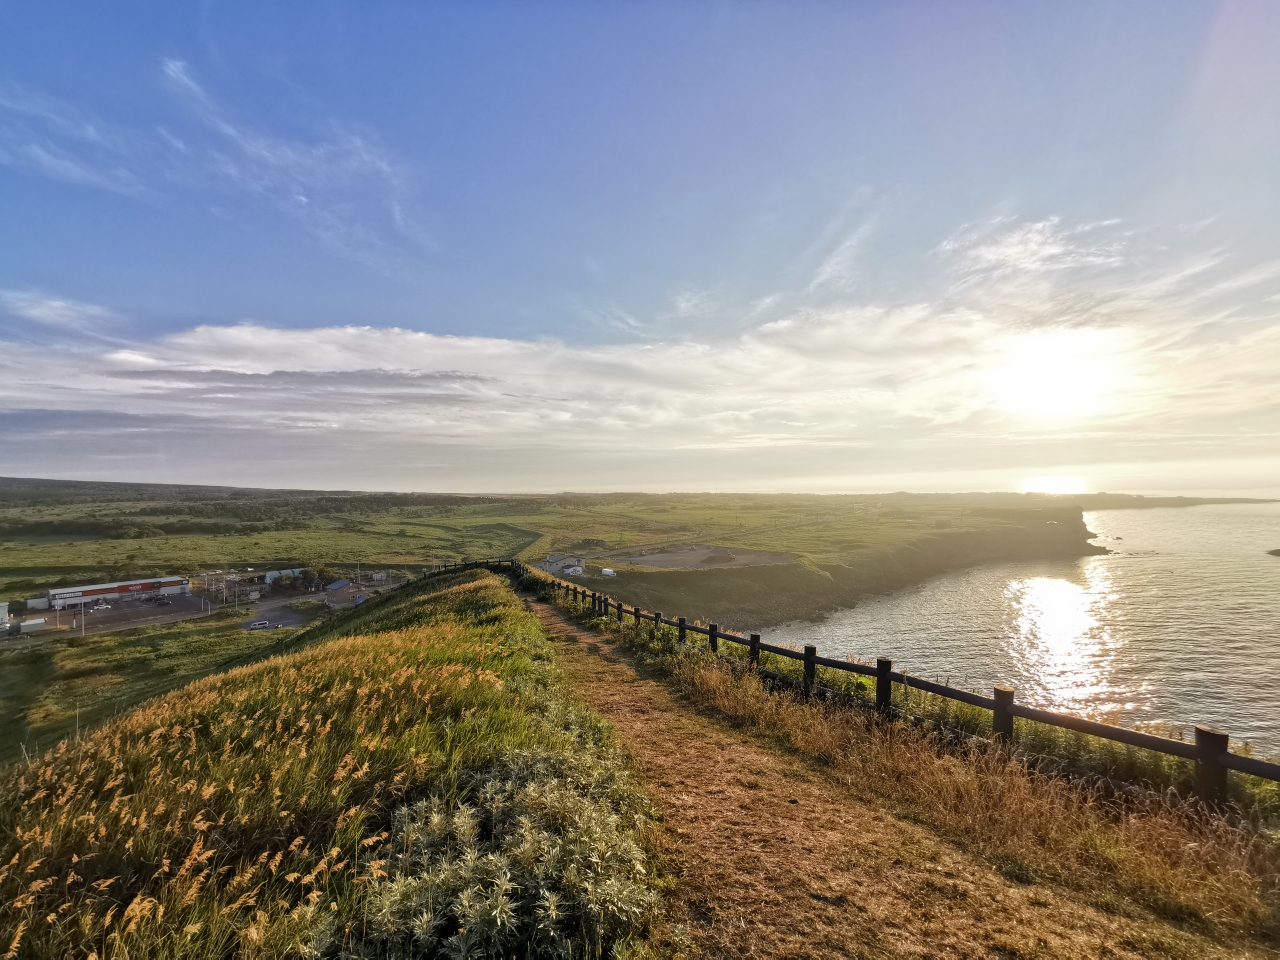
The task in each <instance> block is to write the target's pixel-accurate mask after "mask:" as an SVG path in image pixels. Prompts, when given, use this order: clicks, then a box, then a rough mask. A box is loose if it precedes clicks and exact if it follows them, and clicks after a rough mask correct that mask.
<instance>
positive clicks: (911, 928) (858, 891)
mask: <svg viewBox="0 0 1280 960" xmlns="http://www.w3.org/2000/svg"><path fill="white" fill-rule="evenodd" d="M527 602H528V603H529V606H530V609H532V610H533V611H534V612H535V613H537V615H538V617H539V618H540V619H541V621H542V623H543V625H544V626H545V628H546V630H547V632H548V634H549V635H551V636H552V637H553V638H559V639H561V640H564V641H568V642H564V643H562V644H561V645H559V647H558V649H559V650H560V652H561V653H562V658H563V666H564V669H565V672H566V674H567V676H568V677H569V679H570V680H571V681H572V682H573V684H574V685H575V687H576V688H577V690H578V691H579V693H580V694H581V695H582V697H583V698H584V699H585V700H586V701H587V702H588V703H589V704H591V706H592V707H593V708H594V709H596V710H597V711H598V712H599V713H600V714H601V715H603V716H604V717H605V718H607V719H608V720H609V721H610V722H611V723H612V724H613V725H614V726H615V728H616V729H617V731H618V734H619V736H620V738H621V739H622V741H623V742H624V743H625V744H626V746H627V748H628V749H629V751H630V752H631V755H632V757H633V758H634V760H635V763H636V765H637V767H638V768H639V770H640V771H641V772H642V773H643V774H644V776H645V777H646V778H647V780H648V784H649V789H650V792H651V795H652V796H653V798H654V800H655V802H656V803H657V804H658V806H659V809H660V810H661V811H662V814H663V818H664V827H665V829H664V833H663V840H662V843H663V845H664V848H665V853H666V854H667V855H668V856H669V857H670V859H671V861H672V862H673V863H674V864H675V865H676V868H677V871H678V874H679V877H680V881H679V889H678V899H679V900H680V901H681V902H682V903H683V905H684V909H685V910H687V914H688V916H687V923H688V926H689V929H690V933H691V937H692V939H693V942H694V945H695V946H696V947H697V948H698V949H699V950H700V952H701V953H702V954H703V955H704V956H709V957H888V956H893V957H897V956H917V957H935V956H960V957H1007V958H1013V957H1070V958H1079V957H1138V956H1141V957H1201V956H1223V957H1226V956H1234V957H1238V956H1242V954H1241V952H1240V951H1239V950H1230V951H1228V950H1220V949H1218V948H1216V947H1215V946H1214V945H1213V944H1211V943H1209V942H1207V941H1205V940H1203V939H1201V938H1199V937H1193V936H1191V935H1189V934H1186V933H1183V932H1181V931H1179V930H1177V929H1176V928H1174V927H1171V926H1169V925H1168V924H1164V923H1160V922H1157V921H1148V920H1134V919H1126V918H1122V917H1119V916H1115V915H1112V914H1108V913H1103V912H1101V911H1100V910H1098V909H1096V908H1094V907H1091V906H1089V905H1087V904H1085V903H1082V902H1080V901H1079V900H1078V899H1076V898H1074V897H1073V896H1072V895H1070V894H1068V893H1064V892H1062V891H1059V890H1055V889H1053V888H1049V887H1045V886H1039V885H1036V886H1020V885H1018V884H1015V883H1011V882H1010V881H1008V880H1005V879H1004V878H1003V877H1001V876H1000V875H999V874H998V873H996V872H995V871H994V870H993V869H992V868H991V867H990V866H989V865H988V864H986V863H985V862H984V861H981V860H978V859H976V858H974V857H972V856H970V855H968V854H966V853H964V852H963V851H961V850H959V849H957V848H956V847H955V846H953V845H951V844H949V843H947V842H945V841H943V840H941V839H939V838H938V837H937V836H936V835H934V834H932V833H930V832H929V831H928V830H926V829H924V828H922V827H920V826H917V825H915V824H911V823H907V822H904V821H902V820H899V819H897V818H896V817H894V816H892V815H891V814H889V813H887V812H886V811H884V810H882V809H877V808H876V807H874V806H870V805H867V804H865V803H860V802H858V801H856V800H854V799H852V798H851V797H849V795H848V794H847V792H846V791H845V790H844V789H843V788H842V787H841V786H840V785H839V784H836V783H834V782H832V781H830V780H829V779H827V778H826V777H825V776H823V774H822V773H821V772H820V771H818V770H815V769H814V768H811V767H809V766H807V765H806V764H804V763H802V762H801V761H799V760H796V759H794V758H792V757H789V756H786V755H784V754H782V753H780V752H778V751H776V750H773V749H770V748H768V747H766V746H762V745H761V744H759V743H757V742H755V741H753V740H751V739H749V738H747V737H744V736H743V735H741V734H739V733H736V732H735V731H734V730H733V729H732V728H731V727H729V726H728V725H727V724H724V723H721V722H719V721H717V720H714V719H711V718H709V717H706V716H703V715H701V714H699V713H697V712H695V711H694V710H692V709H690V708H689V707H687V706H685V705H682V704H681V702H680V701H679V699H678V698H677V696H676V695H675V694H674V693H673V691H672V690H671V689H670V688H669V687H667V686H666V685H665V684H663V683H662V682H661V681H660V680H658V679H657V678H654V677H648V676H644V675H642V674H639V673H637V671H636V669H635V667H634V666H633V664H632V663H631V661H630V660H629V659H628V658H627V656H626V655H625V653H624V652H623V651H621V650H620V649H618V648H616V647H615V646H614V645H613V644H611V643H610V642H609V641H608V640H607V639H604V638H602V637H601V636H599V635H596V634H591V633H583V632H581V631H580V628H578V627H577V626H576V625H575V624H573V623H571V622H569V621H567V620H565V619H564V618H563V617H561V615H560V614H559V613H558V612H557V611H556V610H555V609H554V608H552V607H550V606H548V605H545V604H541V603H536V602H533V601H527ZM1258 955H1259V956H1262V955H1263V954H1258Z"/></svg>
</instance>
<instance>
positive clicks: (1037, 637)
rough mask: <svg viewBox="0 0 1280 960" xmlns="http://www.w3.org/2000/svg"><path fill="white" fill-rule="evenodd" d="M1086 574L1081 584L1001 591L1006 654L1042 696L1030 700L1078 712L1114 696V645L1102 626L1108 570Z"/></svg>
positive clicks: (1037, 582)
mask: <svg viewBox="0 0 1280 960" xmlns="http://www.w3.org/2000/svg"><path fill="white" fill-rule="evenodd" d="M1087 572H1088V573H1089V574H1091V575H1090V576H1089V577H1088V582H1087V583H1086V584H1084V585H1081V584H1078V583H1073V582H1071V581H1070V580H1061V579H1058V578H1055V577H1030V578H1027V579H1024V580H1013V581H1011V582H1010V583H1009V585H1008V586H1007V587H1005V591H1004V592H1005V599H1006V602H1007V604H1008V608H1009V610H1010V612H1011V614H1012V619H1013V629H1012V631H1011V634H1012V635H1011V637H1010V650H1009V652H1010V655H1011V657H1012V659H1013V660H1014V662H1015V663H1016V664H1017V666H1018V668H1019V673H1021V674H1022V675H1024V676H1027V677H1034V678H1036V679H1037V681H1038V686H1039V687H1040V688H1041V692H1043V694H1045V696H1044V697H1033V698H1031V699H1035V700H1040V699H1043V700H1045V701H1047V702H1049V703H1053V704H1056V705H1060V706H1064V707H1068V708H1070V709H1072V710H1076V711H1079V710H1082V709H1087V708H1088V707H1090V706H1091V705H1093V704H1095V703H1096V702H1097V701H1098V699H1099V697H1106V695H1107V694H1110V693H1112V692H1113V691H1112V682H1111V678H1110V666H1111V661H1112V659H1113V656H1114V650H1115V647H1116V646H1117V643H1116V641H1115V639H1114V638H1113V636H1112V633H1111V630H1110V629H1109V628H1108V627H1107V626H1106V625H1105V623H1104V622H1103V620H1104V618H1105V609H1104V608H1105V607H1106V605H1107V603H1108V602H1109V601H1110V600H1111V597H1112V594H1111V591H1110V589H1109V588H1110V583H1109V581H1108V578H1107V575H1106V572H1105V571H1103V570H1100V569H1098V568H1097V567H1092V568H1089V569H1088V570H1087ZM1024 696H1026V694H1024ZM1106 699H1110V698H1109V697H1106Z"/></svg>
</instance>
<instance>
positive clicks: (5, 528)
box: [0, 517, 307, 540]
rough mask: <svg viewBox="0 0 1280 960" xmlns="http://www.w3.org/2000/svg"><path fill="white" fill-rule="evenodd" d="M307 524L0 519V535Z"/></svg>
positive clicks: (116, 534) (223, 530)
mask: <svg viewBox="0 0 1280 960" xmlns="http://www.w3.org/2000/svg"><path fill="white" fill-rule="evenodd" d="M306 526H307V524H306V523H305V522H303V521H298V520H290V519H286V520H277V521H274V522H270V523H242V522H240V521H237V520H222V521H200V520H169V521H165V522H148V521H142V520H137V519H132V518H129V517H118V518H115V519H110V520H93V519H81V518H77V519H71V520H0V539H6V538H7V539H12V538H15V537H93V538H95V539H99V540H142V539H145V538H147V537H164V536H173V535H188V536H189V535H199V534H205V535H211V534H233V533H234V534H248V533H267V532H269V531H273V530H298V529H301V528H304V527H306Z"/></svg>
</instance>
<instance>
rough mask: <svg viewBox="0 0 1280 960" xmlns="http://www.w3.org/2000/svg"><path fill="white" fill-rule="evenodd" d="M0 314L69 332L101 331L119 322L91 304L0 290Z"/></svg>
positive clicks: (116, 315) (102, 308)
mask: <svg viewBox="0 0 1280 960" xmlns="http://www.w3.org/2000/svg"><path fill="white" fill-rule="evenodd" d="M0 313H7V314H9V315H11V316H13V317H18V318H21V319H22V320H26V321H29V322H34V323H37V324H39V325H40V326H42V327H44V328H47V329H52V330H60V331H64V332H70V333H81V334H83V333H90V332H105V331H106V330H107V329H109V328H110V327H112V326H117V325H118V324H119V323H120V322H121V320H122V319H123V318H122V317H121V316H120V315H119V314H117V313H114V312H113V311H111V310H108V309H106V308H105V307H101V306H98V305H97V304H95V303H84V302H82V301H79V300H68V299H65V298H62V297H53V296H49V295H47V294H44V293H41V292H40V291H38V290H3V289H0Z"/></svg>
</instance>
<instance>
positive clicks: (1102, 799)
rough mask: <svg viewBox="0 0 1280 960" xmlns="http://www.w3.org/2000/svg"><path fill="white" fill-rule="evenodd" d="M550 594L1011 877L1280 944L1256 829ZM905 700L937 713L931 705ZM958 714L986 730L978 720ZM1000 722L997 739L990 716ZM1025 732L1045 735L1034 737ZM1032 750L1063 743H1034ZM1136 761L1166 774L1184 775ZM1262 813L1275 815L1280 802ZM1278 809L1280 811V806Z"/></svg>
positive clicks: (1274, 873)
mask: <svg viewBox="0 0 1280 960" xmlns="http://www.w3.org/2000/svg"><path fill="white" fill-rule="evenodd" d="M545 582H546V578H545V577H544V576H543V575H541V574H538V573H536V572H535V573H531V574H529V575H528V576H527V577H526V579H525V586H526V587H528V588H530V589H534V590H539V589H541V587H542V584H544V583H545ZM541 596H542V598H543V599H546V600H548V601H551V602H554V603H556V604H557V605H559V606H561V608H562V609H565V610H566V612H568V613H569V614H571V615H573V616H575V617H578V618H579V619H580V620H582V621H583V622H584V623H586V624H589V625H590V626H592V627H593V628H594V629H597V630H602V631H608V632H611V633H617V634H619V635H620V636H621V637H622V638H623V639H624V640H625V641H626V642H627V643H628V644H629V645H630V646H631V647H632V649H633V650H635V651H636V653H637V654H638V655H639V657H640V658H641V659H642V660H643V661H646V662H647V663H648V664H650V665H652V666H654V667H656V668H657V669H659V670H660V671H662V672H663V673H665V674H666V676H667V677H668V678H669V679H670V680H671V682H673V683H674V684H675V685H676V686H677V687H678V688H679V689H680V690H681V691H682V692H683V693H684V694H685V695H686V696H688V697H689V698H690V700H691V701H692V702H693V703H695V704H697V705H699V706H701V707H703V708H705V709H709V710H712V711H715V712H717V713H718V714H720V715H721V716H722V717H724V718H725V719H726V720H727V721H728V722H729V723H731V724H733V725H734V726H735V727H738V728H740V729H744V730H749V731H751V732H753V733H755V734H757V735H760V736H763V737H765V738H766V739H769V740H772V741H773V742H775V743H776V744H778V745H780V746H782V747H783V748H784V749H787V750H790V751H796V752H799V753H801V754H804V755H806V756H809V757H811V758H813V759H814V760H817V761H818V762H821V763H823V764H825V765H827V766H828V767H829V768H830V769H831V770H832V771H833V772H834V773H835V774H836V775H837V776H839V777H840V778H841V779H843V780H844V781H845V782H846V783H848V785H849V786H850V788H851V789H852V790H853V792H854V793H855V794H856V795H859V796H861V797H863V798H865V799H866V800H868V801H869V802H873V803H879V804H886V805H888V806H890V807H891V808H892V809H894V811H895V812H896V813H897V814H898V815H901V816H906V817H907V818H909V819H911V820H914V821H917V822H920V823H923V824H925V825H927V826H929V827H930V828H932V829H934V830H936V831H938V832H939V833H941V834H942V835H944V836H946V837H948V838H950V839H952V840H953V841H955V842H957V843H959V844H960V845H962V846H964V847H966V848H968V849H973V850H976V851H978V852H979V853H981V854H982V855H983V856H985V857H987V858H988V859H989V860H990V861H991V862H992V864H993V865H994V866H995V867H996V868H997V869H998V870H999V871H1000V872H1001V873H1003V874H1004V875H1005V876H1006V877H1008V878H1009V879H1012V880H1015V881H1016V882H1019V883H1036V882H1045V883H1052V884H1058V885H1062V886H1065V887H1069V888H1071V889H1074V890H1077V891H1080V892H1082V893H1084V894H1085V895H1086V896H1087V897H1088V898H1089V900H1090V901H1091V902H1093V903H1094V904H1095V905H1097V906H1099V907H1101V908H1103V909H1104V910H1107V911H1110V912H1117V913H1130V914H1131V913H1133V912H1134V911H1139V912H1141V911H1147V912H1149V913H1150V914H1154V915H1155V916H1157V917H1159V918H1161V919H1164V920H1166V921H1169V922H1171V923H1173V924H1176V925H1177V926H1178V927H1180V928H1183V929H1186V930H1188V931H1191V932H1193V933H1197V934H1202V935H1208V936H1210V937H1212V938H1214V939H1221V940H1224V941H1228V942H1230V941H1235V940H1239V941H1240V942H1249V943H1256V942H1262V943H1265V944H1269V945H1274V944H1275V943H1276V942H1277V941H1280V846H1278V845H1277V843H1276V840H1275V837H1274V834H1273V833H1272V832H1271V831H1269V830H1267V829H1265V828H1262V827H1261V826H1260V825H1259V824H1257V823H1252V824H1251V823H1249V822H1248V820H1247V819H1243V820H1242V819H1239V818H1230V819H1228V818H1222V817H1217V816H1206V815H1204V812H1203V811H1202V810H1200V809H1199V808H1198V807H1196V806H1195V805H1193V804H1188V803H1185V802H1184V801H1182V800H1180V799H1179V798H1178V797H1177V796H1176V795H1173V794H1171V793H1161V792H1159V791H1149V792H1142V793H1137V794H1128V795H1126V794H1119V795H1117V794H1114V793H1110V792H1107V791H1103V790H1100V789H1096V788H1094V787H1091V786H1090V785H1088V784H1087V783H1083V782H1079V781H1071V780H1067V779H1063V778H1061V777H1055V776H1045V775H1043V774H1041V773H1039V772H1037V770H1036V768H1035V767H1034V766H1032V765H1030V764H1029V763H1028V762H1027V760H1026V759H1025V758H1024V757H1021V756H1019V755H1018V754H1015V753H1011V752H1009V751H1005V750H1001V749H998V748H993V747H990V746H988V745H987V744H986V743H984V742H980V741H968V742H965V741H960V742H957V741H955V740H952V739H950V738H947V737H944V736H939V734H938V733H937V732H936V730H935V729H932V728H931V725H930V724H924V725H915V724H905V723H881V722H878V721H875V720H874V719H872V717H871V715H869V714H867V713H865V712H862V711H856V710H849V709H842V708H839V707H833V706H825V705H822V704H815V703H806V702H803V701H801V700H799V699H797V698H796V697H794V696H791V695H788V694H778V693H771V692H770V691H769V690H767V689H766V688H765V686H764V685H763V684H762V683H761V681H760V678H759V676H758V674H756V673H755V672H754V671H751V670H747V669H744V668H743V664H742V663H740V662H739V663H735V662H734V659H733V658H732V657H729V658H727V659H725V658H720V657H714V656H712V655H710V653H709V651H708V650H707V648H706V646H705V644H702V643H700V642H698V640H697V639H694V641H693V642H692V643H690V644H687V645H680V644H677V643H676V631H675V630H674V629H673V628H670V627H663V628H661V629H658V628H655V627H654V625H653V624H651V623H642V624H640V625H635V624H633V623H630V622H628V623H626V624H624V625H620V624H618V623H617V621H616V620H614V619H613V618H600V617H593V616H592V614H591V613H590V610H589V608H588V607H587V605H584V604H574V603H572V602H566V601H564V599H563V594H560V593H557V592H554V591H546V590H543V591H542V594H541ZM763 665H764V666H767V667H773V668H776V669H778V670H779V671H780V672H790V671H791V670H792V669H793V663H792V662H791V661H788V660H785V659H783V658H776V657H775V658H770V660H769V661H767V662H765V663H764V664H763ZM829 674H830V675H829ZM834 674H835V671H829V672H827V671H823V673H822V676H820V678H819V679H820V681H829V682H831V683H832V684H833V685H836V684H838V683H839V682H841V680H842V677H841V676H837V675H834ZM843 677H844V678H848V681H847V682H848V683H849V684H850V686H849V687H848V692H850V693H854V694H857V693H859V692H864V693H865V692H869V691H859V690H858V688H857V685H858V684H859V683H860V681H859V680H858V679H856V678H853V677H851V676H850V675H843ZM934 699H935V700H936V699H938V698H934ZM900 705H901V706H903V707H906V708H908V709H914V710H916V711H919V710H923V711H924V712H925V713H926V714H927V712H928V710H929V709H930V706H929V705H928V704H924V703H916V704H914V705H913V704H909V703H906V702H901V703H900ZM934 706H935V707H937V708H938V709H940V710H941V709H943V708H942V707H940V706H938V705H936V704H935V705H934ZM962 709H963V708H962ZM972 713H976V711H973V712H972ZM934 719H944V718H942V717H941V715H940V714H939V716H938V717H936V718H934ZM949 719H953V720H958V721H959V722H960V723H961V725H964V723H966V722H968V723H969V724H970V725H974V726H976V722H977V718H976V717H975V716H973V715H971V714H970V713H966V715H965V716H960V717H954V718H949ZM985 720H986V726H987V730H989V724H990V719H989V714H987V716H986V718H985ZM980 732H985V731H980ZM1019 734H1020V736H1023V737H1031V738H1034V737H1037V736H1040V735H1041V734H1039V733H1037V732H1035V731H1028V730H1026V729H1025V728H1024V729H1021V730H1020V731H1019ZM1096 743H1099V741H1095V744H1096ZM1071 745H1074V746H1076V747H1080V744H1076V743H1075V742H1074V741H1073V742H1072V744H1071ZM1031 746H1033V747H1037V746H1038V747H1041V748H1043V747H1046V746H1053V745H1052V744H1046V743H1044V742H1041V741H1037V740H1034V739H1033V740H1032V742H1031ZM1122 751H1123V748H1121V751H1116V752H1114V753H1112V752H1108V751H1106V750H1105V749H1104V750H1103V752H1102V753H1101V754H1099V755H1098V756H1090V755H1089V753H1090V750H1089V748H1087V747H1086V748H1084V749H1083V750H1082V751H1081V753H1082V755H1081V756H1077V757H1076V758H1074V759H1076V760H1078V761H1082V762H1085V763H1087V764H1094V763H1099V762H1100V763H1102V764H1104V765H1105V764H1106V763H1108V762H1114V763H1116V765H1117V767H1118V768H1119V769H1118V770H1117V771H1116V772H1123V770H1124V769H1125V762H1126V761H1125V760H1124V757H1123V755H1122ZM1130 761H1131V762H1133V763H1135V764H1136V769H1137V770H1138V771H1140V772H1143V773H1146V774H1148V775H1151V776H1153V777H1156V778H1158V777H1160V776H1163V775H1165V774H1170V775H1172V776H1174V777H1176V776H1178V775H1179V774H1180V772H1181V771H1179V770H1169V771H1165V770H1163V768H1162V767H1161V766H1160V765H1159V764H1158V763H1156V764H1155V765H1150V764H1149V762H1148V765H1146V766H1144V765H1143V761H1137V760H1133V758H1130ZM1260 802H1261V803H1262V805H1263V806H1267V805H1268V804H1272V805H1274V795H1273V794H1269V795H1268V796H1267V797H1266V798H1262V799H1261V801H1260ZM1268 811H1269V812H1270V814H1271V815H1272V817H1274V816H1275V814H1276V810H1275V809H1274V808H1273V806H1271V807H1268ZM1176 946H1177V944H1176V943H1175V941H1174V940H1171V941H1170V943H1169V945H1168V952H1167V955H1169V956H1179V955H1188V954H1186V953H1185V951H1183V950H1182V949H1181V948H1177V949H1175V947H1176ZM1191 955H1194V953H1193V954H1191Z"/></svg>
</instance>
